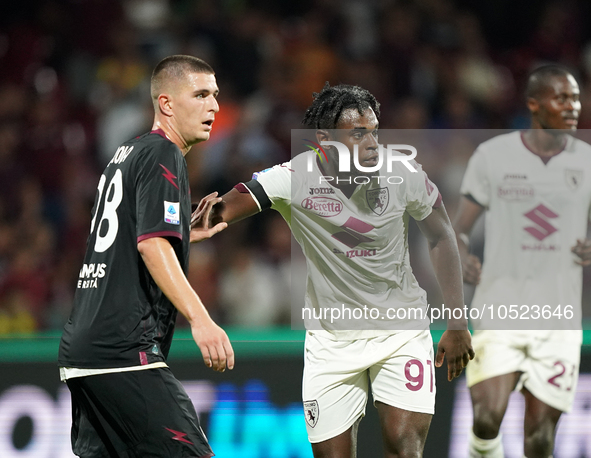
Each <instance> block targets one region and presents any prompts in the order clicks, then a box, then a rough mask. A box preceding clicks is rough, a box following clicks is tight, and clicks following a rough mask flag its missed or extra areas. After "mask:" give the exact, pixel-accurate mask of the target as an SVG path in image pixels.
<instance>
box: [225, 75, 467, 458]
mask: <svg viewBox="0 0 591 458" xmlns="http://www.w3.org/2000/svg"><path fill="white" fill-rule="evenodd" d="M314 96H315V98H314V102H313V103H312V105H311V106H310V107H309V108H308V110H307V112H306V116H305V118H304V124H305V125H306V126H307V127H309V128H312V129H315V131H314V133H312V135H315V136H316V140H317V142H318V143H321V142H323V141H335V140H336V141H340V142H341V144H343V145H345V146H347V147H348V148H349V150H350V151H353V148H354V146H355V145H357V147H358V149H359V162H360V165H361V166H363V167H372V166H376V164H377V163H378V159H377V156H378V149H379V145H378V142H377V129H378V116H379V104H378V102H377V101H376V99H375V98H374V97H373V95H371V94H370V93H369V92H368V91H367V90H365V89H362V88H360V87H357V86H346V85H339V86H335V87H330V86H329V85H328V84H327V85H326V86H325V87H324V89H323V90H322V91H321V92H320V93H319V94H314ZM326 153H327V157H328V162H326V161H324V160H323V161H322V162H321V161H319V160H313V161H311V162H310V167H311V168H312V170H311V171H310V172H308V171H307V165H308V157H309V155H308V154H307V153H303V154H300V155H298V156H297V157H295V158H294V159H293V160H292V161H291V162H287V163H285V164H281V165H276V166H275V167H272V168H270V169H267V170H264V171H262V172H259V173H256V174H255V175H254V179H253V180H251V181H249V182H247V183H240V184H238V185H237V186H235V188H234V189H232V190H231V191H230V192H228V193H227V194H225V195H224V196H223V197H222V203H221V204H219V205H218V206H216V207H214V211H215V212H216V214H217V216H215V217H214V218H213V222H214V223H219V222H220V221H222V220H223V221H227V222H229V223H231V222H234V221H237V220H239V219H242V218H244V217H246V216H250V215H252V214H255V213H257V212H259V211H262V210H264V209H267V208H273V209H275V210H277V211H279V212H280V213H281V215H282V216H283V217H284V218H285V220H286V221H287V222H288V224H290V226H291V228H292V232H293V234H294V237H295V239H296V240H297V241H298V242H299V243H300V245H301V246H302V249H303V252H304V255H305V256H306V260H307V267H308V281H307V293H306V306H308V307H310V308H311V309H313V310H314V311H316V312H318V311H321V310H323V309H324V310H327V309H329V308H331V307H335V308H340V307H341V306H346V307H351V308H355V309H357V310H359V309H361V308H363V307H364V306H367V307H371V308H374V309H376V310H379V311H380V314H381V317H383V316H384V314H385V312H386V309H387V308H391V309H395V310H396V309H404V308H407V309H408V308H410V307H415V308H420V309H421V310H422V311H423V312H425V311H426V309H427V302H426V294H425V291H424V290H422V289H421V288H420V287H419V285H418V283H417V282H416V279H415V278H414V276H413V274H412V270H411V268H410V263H409V258H408V241H407V224H408V215H410V216H412V217H413V218H414V219H415V220H416V221H417V224H418V225H419V227H420V229H421V231H422V232H423V234H424V235H425V237H426V238H427V240H428V242H429V248H430V254H431V259H432V262H433V267H434V269H435V273H436V275H437V279H438V281H439V284H440V285H441V289H442V292H443V296H444V298H445V303H446V306H448V307H449V308H453V309H459V308H462V307H463V292H462V279H461V265H460V259H459V254H458V249H457V245H456V242H455V236H454V233H453V230H452V226H451V223H450V221H449V219H448V217H447V213H446V211H445V207H444V206H443V204H442V202H441V195H440V194H439V191H438V190H437V188H436V187H435V185H434V184H432V183H431V182H430V181H429V180H428V178H427V175H426V174H425V173H424V172H423V171H422V169H421V168H420V166H419V165H418V164H417V163H415V162H414V161H413V165H414V167H415V168H416V169H418V170H417V172H415V173H411V172H410V171H409V169H408V168H406V167H405V166H404V165H403V164H402V163H401V162H397V163H396V164H398V165H396V166H395V167H397V168H396V169H395V172H396V175H398V176H399V177H401V178H403V182H402V183H401V184H398V183H399V181H400V180H391V181H392V182H393V183H397V184H392V183H387V182H385V180H384V181H382V182H381V183H378V181H377V180H376V179H370V178H369V177H368V176H366V177H365V178H366V179H359V180H357V181H359V182H362V183H364V184H356V183H355V182H354V180H349V181H348V180H347V179H348V178H349V179H350V178H351V176H352V175H353V173H347V172H343V173H340V172H338V171H337V169H336V167H337V163H338V155H337V151H336V146H333V147H331V148H329V149H328V150H326ZM336 177H338V178H339V184H337V183H336V179H335V178H336ZM320 178H323V180H322V181H321V180H320ZM331 179H333V181H330V180H331ZM349 182H350V183H349ZM366 182H369V183H366ZM400 316H402V315H399V317H400ZM374 321H376V322H377V323H379V324H381V325H382V326H380V327H379V329H378V326H375V325H376V324H377V323H373V324H372V323H371V322H368V321H366V322H364V323H363V324H362V325H360V326H355V323H353V322H352V321H347V322H346V323H345V325H343V323H337V324H335V323H331V322H330V320H329V319H324V318H321V319H320V323H319V326H316V327H314V326H312V327H311V328H310V327H308V326H307V329H308V331H307V333H306V352H305V369H304V376H303V403H304V413H305V419H306V424H307V429H308V437H309V439H310V442H311V443H312V449H313V452H314V456H315V457H316V458H320V457H333V458H350V457H355V456H356V437H357V425H358V423H359V421H360V420H361V418H362V417H363V415H364V414H365V406H366V403H367V399H368V392H369V386H370V385H371V391H372V394H373V398H374V401H375V404H376V406H377V408H378V412H379V415H380V419H381V424H382V431H383V435H384V446H385V452H386V456H387V457H400V456H405V457H411V456H412V457H418V456H421V455H422V451H423V448H424V444H425V439H426V436H427V432H428V429H429V425H430V422H431V417H432V415H433V411H434V401H435V386H434V374H433V369H434V368H433V366H434V365H435V366H441V365H442V363H443V359H444V355H446V356H447V364H448V379H449V380H451V379H453V378H454V377H457V376H459V375H460V373H461V371H462V368H463V367H465V366H466V365H467V364H468V361H469V360H470V359H472V358H473V356H474V352H473V351H472V347H471V343H470V341H471V336H470V333H469V332H468V330H467V322H466V320H463V319H459V320H456V321H453V320H450V322H448V330H447V331H446V332H445V333H444V334H443V336H442V338H441V340H440V342H439V345H438V350H437V356H436V358H435V360H434V357H433V342H432V339H431V334H430V332H429V329H428V322H427V321H428V320H426V319H420V317H419V318H417V319H416V320H410V319H408V320H406V321H404V320H398V321H397V322H394V321H393V320H390V321H388V322H387V320H380V319H377V320H374ZM347 326H351V327H347ZM352 329H354V330H352Z"/></svg>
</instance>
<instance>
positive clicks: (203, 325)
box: [191, 319, 234, 372]
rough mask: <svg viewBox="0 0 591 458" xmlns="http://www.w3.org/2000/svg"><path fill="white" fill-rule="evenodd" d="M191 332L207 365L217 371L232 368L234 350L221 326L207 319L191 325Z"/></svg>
mask: <svg viewBox="0 0 591 458" xmlns="http://www.w3.org/2000/svg"><path fill="white" fill-rule="evenodd" d="M191 333H192V334H193V339H195V343H196V344H197V346H198V347H199V349H200V350H201V354H202V355H203V362H204V363H205V365H206V366H207V367H211V368H212V369H213V370H215V371H218V372H224V371H225V370H226V367H227V368H228V369H230V370H232V369H234V350H233V349H232V344H231V343H230V339H229V338H228V335H227V334H226V332H225V331H224V330H223V329H222V328H220V327H219V326H218V325H217V324H215V323H214V322H213V321H212V320H211V319H209V320H204V322H200V323H196V324H194V325H192V326H191Z"/></svg>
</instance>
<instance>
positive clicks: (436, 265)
mask: <svg viewBox="0 0 591 458" xmlns="http://www.w3.org/2000/svg"><path fill="white" fill-rule="evenodd" d="M417 225H418V226H419V229H420V230H421V232H422V233H423V235H424V236H425V237H426V238H427V241H428V243H429V255H430V256H431V262H432V264H433V269H434V270H435V276H436V277H437V282H438V283H439V287H440V288H441V292H442V293H443V300H444V303H445V306H446V307H448V308H450V309H452V313H453V310H455V309H460V310H461V311H462V315H461V316H462V317H464V311H463V309H464V292H463V289H462V270H461V265H460V255H459V253H458V246H457V244H456V240H455V235H454V231H453V228H452V226H451V223H450V221H449V218H448V216H447V212H446V211H445V207H444V206H443V205H442V206H441V207H439V208H434V209H433V212H432V213H431V214H430V215H429V216H427V217H426V218H425V219H424V220H422V221H417ZM471 341H472V338H471V336H470V331H468V321H467V320H466V319H465V318H461V319H459V320H455V319H451V320H448V322H447V330H446V331H445V332H444V333H443V335H442V336H441V340H440V341H439V345H437V355H436V357H435V366H437V367H441V366H442V365H443V359H444V357H445V356H447V379H448V380H450V381H451V380H453V379H454V378H455V377H459V376H460V374H461V373H462V369H463V368H464V367H466V365H467V364H468V362H469V361H470V360H471V359H473V358H474V350H473V349H472V344H471Z"/></svg>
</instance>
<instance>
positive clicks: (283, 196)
mask: <svg viewBox="0 0 591 458" xmlns="http://www.w3.org/2000/svg"><path fill="white" fill-rule="evenodd" d="M293 173H294V172H293V169H292V168H291V162H285V163H283V164H280V165H276V166H274V167H271V168H269V169H265V170H263V171H262V172H257V173H255V174H253V176H252V178H253V180H256V181H257V182H258V183H260V185H261V186H262V188H263V189H264V191H265V193H266V194H267V197H268V198H269V200H270V201H271V204H272V205H271V208H273V209H274V210H277V206H282V205H290V204H291V179H292V175H293Z"/></svg>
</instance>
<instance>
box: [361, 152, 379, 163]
mask: <svg viewBox="0 0 591 458" xmlns="http://www.w3.org/2000/svg"><path fill="white" fill-rule="evenodd" d="M379 157H380V155H379V154H375V155H373V156H370V157H368V158H367V159H365V160H364V161H363V162H364V163H366V164H369V165H376V164H377V163H378V159H379Z"/></svg>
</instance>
